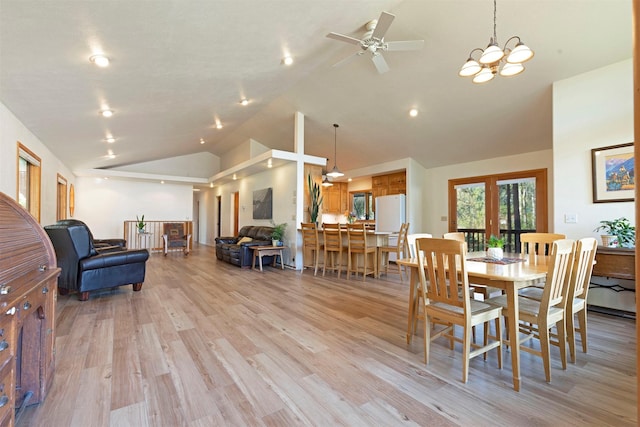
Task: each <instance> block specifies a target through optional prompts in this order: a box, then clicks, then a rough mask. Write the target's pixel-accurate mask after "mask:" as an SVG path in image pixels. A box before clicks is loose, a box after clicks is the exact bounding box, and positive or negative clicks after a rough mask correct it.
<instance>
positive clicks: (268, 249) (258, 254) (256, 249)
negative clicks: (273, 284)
mask: <svg viewBox="0 0 640 427" xmlns="http://www.w3.org/2000/svg"><path fill="white" fill-rule="evenodd" d="M251 249H252V250H253V261H252V263H251V268H252V269H254V270H256V258H257V259H258V263H259V264H260V271H262V257H263V256H270V255H273V263H272V264H271V265H272V266H274V267H275V266H276V262H277V261H278V257H280V267H282V269H283V270H284V261H283V260H282V250H283V249H287V247H286V246H251Z"/></svg>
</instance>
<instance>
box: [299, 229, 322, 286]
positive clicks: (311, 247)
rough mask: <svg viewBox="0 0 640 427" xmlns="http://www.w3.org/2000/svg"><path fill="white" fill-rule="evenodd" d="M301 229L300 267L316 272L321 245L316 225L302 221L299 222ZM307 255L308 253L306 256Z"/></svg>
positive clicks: (314, 273)
mask: <svg viewBox="0 0 640 427" xmlns="http://www.w3.org/2000/svg"><path fill="white" fill-rule="evenodd" d="M300 229H301V230H302V269H303V270H304V269H305V268H306V267H309V268H313V275H314V276H315V275H317V274H318V264H319V262H320V251H321V250H322V249H323V245H321V244H320V239H319V237H318V227H317V226H316V224H315V223H314V222H303V223H301V224H300ZM307 255H310V256H309V257H307Z"/></svg>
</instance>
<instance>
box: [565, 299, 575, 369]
mask: <svg viewBox="0 0 640 427" xmlns="http://www.w3.org/2000/svg"><path fill="white" fill-rule="evenodd" d="M567 311H568V313H567V341H568V342H569V358H570V360H571V363H576V330H575V325H574V321H575V320H574V315H573V313H572V312H571V308H570V307H567Z"/></svg>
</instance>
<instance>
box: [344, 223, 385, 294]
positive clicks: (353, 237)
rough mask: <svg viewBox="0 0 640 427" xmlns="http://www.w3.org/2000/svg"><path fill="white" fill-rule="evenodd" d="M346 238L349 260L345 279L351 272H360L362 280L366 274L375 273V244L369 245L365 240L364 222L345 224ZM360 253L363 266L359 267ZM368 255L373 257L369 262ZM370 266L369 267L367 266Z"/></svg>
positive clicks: (376, 253) (376, 259)
mask: <svg viewBox="0 0 640 427" xmlns="http://www.w3.org/2000/svg"><path fill="white" fill-rule="evenodd" d="M347 240H348V241H349V261H348V263H347V280H349V279H350V278H351V273H352V272H353V273H356V275H357V274H358V272H362V281H363V282H364V281H365V280H366V278H367V275H369V274H370V275H372V276H374V277H375V275H376V264H377V263H378V256H377V255H378V251H377V250H376V247H375V244H374V245H373V246H370V245H369V244H368V242H367V230H366V228H365V225H364V224H347ZM359 255H362V258H363V267H362V269H360V268H359V263H358V256H359ZM369 257H371V258H373V259H372V262H371V263H370V264H369V263H368V262H367V261H368V259H369ZM354 260H355V263H354ZM354 264H355V265H354ZM369 266H370V267H369Z"/></svg>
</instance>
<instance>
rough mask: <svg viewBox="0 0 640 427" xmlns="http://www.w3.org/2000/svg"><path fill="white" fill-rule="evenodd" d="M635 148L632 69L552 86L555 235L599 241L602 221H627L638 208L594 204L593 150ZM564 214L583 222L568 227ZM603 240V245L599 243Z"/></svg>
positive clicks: (619, 67)
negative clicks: (628, 144)
mask: <svg viewBox="0 0 640 427" xmlns="http://www.w3.org/2000/svg"><path fill="white" fill-rule="evenodd" d="M628 142H633V64H632V61H631V60H628V61H622V62H619V63H616V64H612V65H610V66H608V67H604V68H600V69H597V70H594V71H591V72H589V73H585V74H581V75H578V76H574V77H572V78H569V79H566V80H562V81H559V82H556V83H554V85H553V157H554V158H553V163H554V174H555V180H554V181H553V191H554V199H555V214H554V218H553V221H554V223H555V231H556V232H559V233H564V234H566V235H567V237H569V238H582V237H588V236H593V237H598V235H599V233H597V232H594V231H593V230H594V228H596V227H597V226H598V225H599V222H600V221H601V220H607V219H614V218H619V217H621V216H625V217H627V218H629V219H630V220H631V222H632V223H634V222H635V221H634V216H635V214H634V208H635V204H634V202H622V203H593V197H592V184H591V182H592V179H591V149H592V148H600V147H606V146H609V145H616V144H624V143H628ZM565 214H576V215H577V218H578V222H577V223H575V224H573V223H571V224H567V223H565V222H564V215H565ZM599 240H600V239H598V241H599Z"/></svg>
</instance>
